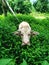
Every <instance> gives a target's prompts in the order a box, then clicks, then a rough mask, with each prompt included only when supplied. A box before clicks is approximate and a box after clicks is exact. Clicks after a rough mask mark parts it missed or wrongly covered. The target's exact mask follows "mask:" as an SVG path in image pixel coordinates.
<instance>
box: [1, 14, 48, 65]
mask: <svg viewBox="0 0 49 65" xmlns="http://www.w3.org/2000/svg"><path fill="white" fill-rule="evenodd" d="M17 18H18V20H17V19H16V18H15V17H14V16H12V15H10V14H8V16H7V17H5V16H3V15H0V59H1V58H12V59H15V64H17V65H20V63H22V61H23V59H24V62H23V64H24V63H26V62H27V63H26V65H27V64H28V65H42V64H41V63H42V62H43V61H44V62H43V65H46V64H44V63H45V62H46V63H48V62H49V18H45V19H35V18H34V17H33V16H31V15H25V14H24V15H22V14H18V15H17ZM22 21H27V22H28V23H29V24H30V26H31V28H32V29H33V30H35V31H38V32H39V33H40V35H39V36H35V37H31V39H30V43H31V45H30V46H21V43H22V42H21V37H19V36H15V35H14V34H13V32H14V31H16V30H17V29H18V25H19V23H20V22H22ZM23 64H22V65H23Z"/></svg>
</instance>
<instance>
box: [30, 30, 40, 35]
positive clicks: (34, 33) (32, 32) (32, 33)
mask: <svg viewBox="0 0 49 65" xmlns="http://www.w3.org/2000/svg"><path fill="white" fill-rule="evenodd" d="M31 35H39V32H36V31H33V30H32V31H31Z"/></svg>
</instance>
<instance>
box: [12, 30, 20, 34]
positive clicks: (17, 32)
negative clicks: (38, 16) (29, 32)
mask: <svg viewBox="0 0 49 65" xmlns="http://www.w3.org/2000/svg"><path fill="white" fill-rule="evenodd" d="M13 34H14V35H20V34H21V31H19V30H18V31H15V32H13Z"/></svg>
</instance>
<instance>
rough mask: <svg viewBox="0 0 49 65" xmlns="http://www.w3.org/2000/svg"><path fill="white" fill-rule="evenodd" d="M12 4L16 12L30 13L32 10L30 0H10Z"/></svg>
mask: <svg viewBox="0 0 49 65" xmlns="http://www.w3.org/2000/svg"><path fill="white" fill-rule="evenodd" d="M8 2H9V4H10V6H11V7H12V8H13V10H14V12H17V13H30V12H31V11H32V5H31V2H30V0H13V1H12V0H8Z"/></svg>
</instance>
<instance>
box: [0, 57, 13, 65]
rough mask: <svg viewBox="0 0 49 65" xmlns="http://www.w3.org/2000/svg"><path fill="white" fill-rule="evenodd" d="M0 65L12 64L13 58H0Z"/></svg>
mask: <svg viewBox="0 0 49 65" xmlns="http://www.w3.org/2000/svg"><path fill="white" fill-rule="evenodd" d="M0 65H14V61H13V59H9V58H8V59H0Z"/></svg>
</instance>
